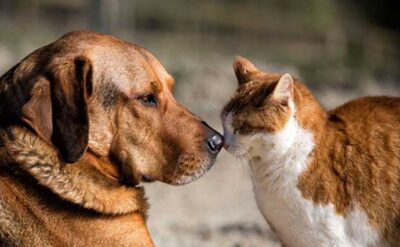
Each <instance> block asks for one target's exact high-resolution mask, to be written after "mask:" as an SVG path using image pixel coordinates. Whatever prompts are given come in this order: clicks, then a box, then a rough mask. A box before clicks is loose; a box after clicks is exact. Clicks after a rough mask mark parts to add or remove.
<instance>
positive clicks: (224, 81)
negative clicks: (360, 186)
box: [0, 0, 400, 247]
mask: <svg viewBox="0 0 400 247" xmlns="http://www.w3.org/2000/svg"><path fill="white" fill-rule="evenodd" d="M399 11H400V1H398V0H369V1H362V0H348V1H338V0H336V1H335V0H302V1H298V0H269V1H265V0H198V1H195V0H164V1H157V0H68V1H56V0H0V74H3V73H4V72H6V71H7V70H8V69H9V68H11V66H12V65H14V64H16V63H17V62H18V61H19V60H21V59H22V58H23V57H24V56H26V55H28V54H29V53H30V52H32V51H33V50H35V49H37V48H39V47H41V46H43V45H45V44H47V43H50V42H52V41H54V40H55V39H57V38H58V37H60V36H61V35H62V34H64V33H66V32H69V31H72V30H94V31H99V32H105V33H109V34H112V35H115V36H117V37H119V38H121V39H124V40H127V41H129V42H132V43H136V44H138V45H140V46H143V47H146V48H148V49H149V50H150V51H152V52H153V53H154V54H155V55H156V56H157V57H158V58H159V60H160V61H161V62H162V63H163V64H164V65H165V67H166V68H167V70H168V71H169V72H170V73H171V74H172V75H173V76H174V77H175V79H176V88H175V95H176V97H177V98H178V100H180V101H181V102H182V103H183V104H185V105H186V106H187V107H188V108H189V109H191V110H192V111H193V112H195V113H197V114H198V115H200V116H202V117H203V118H204V119H206V120H207V121H208V122H209V123H210V124H211V125H213V126H215V128H217V129H219V130H221V126H220V122H219V112H220V110H221V108H222V106H223V105H224V103H225V102H226V101H227V100H228V99H229V97H230V95H231V94H232V93H233V91H234V90H235V87H236V80H235V78H234V75H233V71H232V68H231V67H232V60H233V57H234V56H235V55H241V56H244V57H247V58H249V59H251V60H252V61H253V62H254V63H255V64H256V65H257V66H258V67H259V68H261V69H263V70H267V71H274V72H290V73H292V74H293V75H295V76H297V77H298V78H300V79H301V80H302V81H303V82H305V83H306V84H307V85H308V86H309V87H311V88H312V90H313V92H314V93H315V94H316V95H317V97H318V98H319V100H320V101H321V102H322V104H323V105H324V106H325V107H327V108H331V107H334V106H336V105H338V104H341V103H343V102H345V101H347V100H349V99H350V98H354V97H359V96H364V95H382V94H387V95H396V96H399V95H400V69H399V68H400V14H399ZM146 187H147V194H148V197H149V200H150V203H151V209H150V212H149V214H150V216H149V219H148V223H149V227H150V231H151V233H152V236H153V238H154V240H155V243H156V245H157V246H161V247H180V246H190V247H197V246H218V247H224V246H230V247H241V246H274V243H273V242H268V241H267V239H268V237H269V235H270V233H269V229H268V226H267V225H266V224H265V223H264V220H263V219H262V217H261V215H260V214H259V212H258V210H257V207H256V205H255V202H254V198H253V194H252V188H251V182H250V179H249V177H248V174H247V170H246V168H245V166H244V164H243V163H242V162H240V161H238V160H235V159H233V158H232V157H230V156H229V155H228V154H227V153H226V152H225V151H222V153H221V155H220V156H219V160H218V161H217V163H216V165H215V167H214V169H213V170H212V171H210V172H209V173H208V174H207V175H205V176H204V177H202V178H201V179H200V180H198V181H196V182H194V183H192V184H190V185H187V186H184V187H172V186H168V185H164V184H151V185H146Z"/></svg>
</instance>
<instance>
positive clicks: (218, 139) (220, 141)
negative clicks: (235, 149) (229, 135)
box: [202, 122, 224, 154]
mask: <svg viewBox="0 0 400 247" xmlns="http://www.w3.org/2000/svg"><path fill="white" fill-rule="evenodd" d="M202 123H203V125H204V129H205V131H206V146H207V150H208V151H209V152H210V153H212V154H218V152H219V151H221V148H222V147H223V146H224V137H223V136H222V135H221V134H220V133H218V132H217V131H216V130H215V129H213V128H211V127H210V126H209V125H208V124H207V123H206V122H202Z"/></svg>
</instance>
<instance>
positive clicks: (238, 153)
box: [226, 145, 249, 158]
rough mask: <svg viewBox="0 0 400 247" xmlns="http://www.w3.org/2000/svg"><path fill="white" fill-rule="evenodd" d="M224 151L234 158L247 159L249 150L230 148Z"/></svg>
mask: <svg viewBox="0 0 400 247" xmlns="http://www.w3.org/2000/svg"><path fill="white" fill-rule="evenodd" d="M226 151H227V152H228V153H230V154H231V155H233V156H234V157H236V158H246V157H247V158H248V156H249V149H246V148H244V147H241V146H235V145H234V146H230V147H229V148H228V149H227V150H226Z"/></svg>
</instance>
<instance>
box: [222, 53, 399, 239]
mask: <svg viewBox="0 0 400 247" xmlns="http://www.w3.org/2000/svg"><path fill="white" fill-rule="evenodd" d="M234 70H235V73H236V77H237V79H238V81H239V87H238V89H237V91H236V93H235V95H234V96H233V98H232V99H231V100H230V102H229V103H228V104H227V105H226V106H225V108H224V111H223V113H222V121H223V125H224V132H225V133H224V136H225V142H226V148H227V150H228V152H230V153H232V154H233V155H235V156H240V157H242V158H243V157H244V158H246V159H247V160H248V163H249V166H250V170H251V172H252V179H253V184H254V192H255V197H256V201H257V204H258V207H259V209H260V210H261V212H262V213H263V215H264V217H265V219H266V221H267V222H268V223H269V224H270V225H271V228H272V229H273V230H274V231H275V233H276V235H277V236H278V238H279V239H280V240H281V242H282V243H283V244H284V245H286V246H290V247H297V246H301V247H313V246H315V247H324V246H326V247H328V246H329V247H330V246H337V247H353V246H357V247H361V246H362V247H364V246H371V247H372V246H379V247H380V246H400V98H394V97H367V98H361V99H357V100H353V101H351V102H348V103H346V104H344V105H342V106H340V107H338V108H336V109H334V110H331V111H325V110H324V109H323V108H322V107H321V105H320V104H319V103H318V101H317V100H316V99H315V98H314V96H313V95H312V93H311V92H310V91H309V90H308V89H307V88H306V87H305V86H304V84H302V83H301V82H299V81H298V80H294V79H293V78H292V77H291V76H290V75H289V74H283V75H280V74H270V73H265V72H262V71H260V70H258V69H257V68H256V67H255V66H254V65H253V64H251V63H250V62H249V61H248V60H246V59H244V58H241V57H238V58H236V59H235V61H234Z"/></svg>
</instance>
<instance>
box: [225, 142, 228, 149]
mask: <svg viewBox="0 0 400 247" xmlns="http://www.w3.org/2000/svg"><path fill="white" fill-rule="evenodd" d="M224 148H225V150H228V148H229V144H227V143H226V142H225V143H224Z"/></svg>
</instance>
